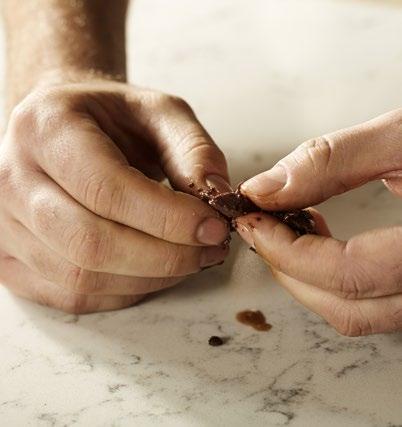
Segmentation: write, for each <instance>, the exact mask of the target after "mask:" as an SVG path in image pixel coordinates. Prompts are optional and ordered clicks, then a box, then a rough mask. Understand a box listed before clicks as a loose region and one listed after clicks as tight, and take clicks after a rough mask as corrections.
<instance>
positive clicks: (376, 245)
mask: <svg viewBox="0 0 402 427" xmlns="http://www.w3.org/2000/svg"><path fill="white" fill-rule="evenodd" d="M237 222H238V228H237V230H238V231H239V233H240V235H242V237H243V238H244V239H245V240H247V241H248V242H249V243H251V242H252V243H253V244H254V246H255V248H256V250H257V252H258V253H259V254H260V255H261V256H262V257H263V258H264V259H265V260H266V261H267V262H268V263H269V264H270V265H271V266H272V267H274V268H275V269H277V270H279V271H281V272H283V273H285V274H287V275H288V276H291V277H293V278H294V279H297V280H299V281H301V282H305V283H309V284H311V285H314V286H316V287H319V288H322V289H325V290H327V291H330V292H333V293H336V294H338V295H341V296H342V297H344V298H350V299H359V298H367V297H378V296H385V295H391V294H395V293H398V292H400V291H401V290H402V285H401V281H400V277H401V276H402V274H401V273H402V268H401V267H400V265H401V262H402V256H401V255H399V254H398V253H395V251H394V250H393V249H392V248H395V246H396V245H397V244H399V242H400V239H401V238H402V228H401V227H393V228H388V229H377V230H373V231H370V232H366V233H363V234H360V235H358V236H356V237H353V238H352V239H350V240H349V241H346V242H345V241H340V240H337V239H334V238H332V237H327V236H317V235H304V236H301V237H297V236H296V235H295V233H294V232H293V231H292V230H291V229H290V228H289V227H287V226H286V225H284V224H282V223H281V222H279V221H278V220H277V219H275V218H273V217H271V216H269V215H264V214H260V213H257V214H250V215H247V216H245V217H242V218H239V219H238V220H237ZM390 251H392V253H390Z"/></svg>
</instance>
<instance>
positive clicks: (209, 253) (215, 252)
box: [200, 246, 228, 268]
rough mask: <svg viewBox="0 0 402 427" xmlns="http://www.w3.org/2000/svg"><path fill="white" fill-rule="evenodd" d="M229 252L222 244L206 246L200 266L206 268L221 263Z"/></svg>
mask: <svg viewBox="0 0 402 427" xmlns="http://www.w3.org/2000/svg"><path fill="white" fill-rule="evenodd" d="M227 254H228V249H227V248H226V249H224V248H222V247H221V246H213V247H211V248H204V249H203V251H202V253H201V259H200V267H201V268H205V267H209V266H211V265H216V264H219V263H221V262H222V261H223V260H224V259H225V258H226V255H227Z"/></svg>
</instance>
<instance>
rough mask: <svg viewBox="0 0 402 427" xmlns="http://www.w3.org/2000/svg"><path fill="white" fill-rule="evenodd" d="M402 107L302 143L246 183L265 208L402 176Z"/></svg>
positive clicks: (304, 201)
mask: <svg viewBox="0 0 402 427" xmlns="http://www.w3.org/2000/svg"><path fill="white" fill-rule="evenodd" d="M401 122H402V110H396V111H393V112H390V113H388V114H385V115H382V116H380V117H377V118H376V119H374V120H371V121H368V122H366V123H363V124H361V125H358V126H354V127H351V128H349V129H344V130H341V131H338V132H335V133H331V134H329V135H325V136H322V137H320V138H315V139H312V140H310V141H307V142H306V143H304V144H302V145H301V146H299V147H298V148H296V150H294V151H293V152H292V153H290V154H289V155H288V156H286V157H285V158H283V159H282V160H280V161H279V162H278V163H277V164H276V165H275V166H274V167H273V168H272V169H270V170H268V171H266V172H263V173H261V174H259V175H257V176H255V177H254V178H251V179H250V180H248V181H246V182H245V183H244V184H243V185H242V192H243V193H244V194H245V195H247V196H248V197H249V198H251V199H252V200H253V201H254V202H255V203H256V204H257V205H258V206H261V207H262V208H264V209H289V208H298V207H305V206H311V205H315V204H317V203H319V202H322V201H324V200H326V199H328V198H329V197H331V196H333V195H336V194H340V193H343V192H345V191H347V190H349V189H351V188H354V187H357V186H360V185H362V184H364V183H366V182H368V181H370V180H375V179H379V178H387V177H394V178H395V177H397V176H399V177H401V176H402V151H401V149H400V147H401V141H402V126H401Z"/></svg>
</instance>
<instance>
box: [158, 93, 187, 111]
mask: <svg viewBox="0 0 402 427" xmlns="http://www.w3.org/2000/svg"><path fill="white" fill-rule="evenodd" d="M154 97H155V99H156V103H157V104H158V105H159V106H160V107H161V108H172V107H174V108H178V109H182V110H185V111H188V110H191V107H190V105H189V104H188V103H187V101H185V100H184V99H183V98H180V97H179V96H175V95H170V94H167V93H163V92H155V94H154Z"/></svg>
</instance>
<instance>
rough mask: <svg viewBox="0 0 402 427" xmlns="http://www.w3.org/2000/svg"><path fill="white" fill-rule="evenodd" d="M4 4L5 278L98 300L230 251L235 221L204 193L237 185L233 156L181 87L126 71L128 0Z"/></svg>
mask: <svg viewBox="0 0 402 427" xmlns="http://www.w3.org/2000/svg"><path fill="white" fill-rule="evenodd" d="M0 1H1V0H0ZM3 6H4V16H5V20H6V40H7V60H8V68H7V71H8V79H7V87H8V91H7V101H8V102H7V104H8V105H7V108H8V115H9V120H8V123H7V130H6V132H5V135H4V137H3V138H2V141H1V144H0V236H1V239H0V283H1V284H2V285H5V286H6V287H8V288H9V289H10V290H11V291H12V292H14V293H16V294H18V295H20V296H23V297H25V298H29V299H31V300H33V301H37V302H40V303H42V304H47V305H50V306H52V307H57V308H59V309H61V310H64V311H68V312H75V313H87V312H93V311H102V310H112V309H118V308H122V307H126V306H130V305H132V304H134V303H135V302H136V301H138V300H139V299H141V298H142V297H143V295H144V294H147V293H149V292H153V291H157V290H160V289H162V288H166V287H168V286H173V285H174V284H176V283H178V282H179V281H181V280H182V279H183V278H184V277H186V276H188V275H190V274H192V273H195V272H197V271H200V270H201V269H202V268H204V267H207V266H211V265H215V264H218V263H220V262H221V261H222V260H223V259H224V258H225V256H226V254H227V249H226V248H225V247H222V246H221V243H222V242H223V241H224V240H225V239H226V238H227V234H228V227H227V224H226V223H225V222H224V221H222V219H221V218H220V217H218V216H217V214H216V212H214V211H213V210H212V209H211V208H210V207H209V206H207V205H206V204H205V203H204V202H202V201H201V200H199V199H198V198H197V197H194V196H197V195H198V192H197V190H198V189H205V188H206V186H207V185H213V186H214V187H216V188H218V189H219V188H223V187H224V188H225V189H227V188H228V184H227V181H228V175H227V169H226V161H225V157H224V155H223V153H222V152H221V151H220V150H219V149H218V147H217V146H216V145H215V144H214V142H213V141H212V139H211V137H210V136H209V135H208V133H207V132H206V131H205V129H203V127H202V126H201V124H200V123H199V122H198V120H197V118H196V117H195V115H194V112H193V111H192V109H191V108H190V107H189V106H188V105H187V103H186V102H185V101H184V100H181V99H179V98H177V97H174V96H171V95H167V94H163V93H161V92H158V91H155V90H151V89H142V88H140V87H138V86H132V85H129V84H127V83H126V82H125V79H126V71H125V42H124V33H125V31H124V25H125V15H126V9H127V0H3ZM164 178H167V179H168V180H169V182H170V183H171V186H172V188H174V189H177V190H181V191H182V192H178V191H174V190H172V189H170V188H168V187H167V186H165V185H163V183H161V182H159V181H160V180H162V179H164ZM190 182H192V183H193V185H192V186H190V187H189V184H190ZM219 186H220V187H219ZM185 192H187V193H192V195H190V194H183V193H185Z"/></svg>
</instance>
